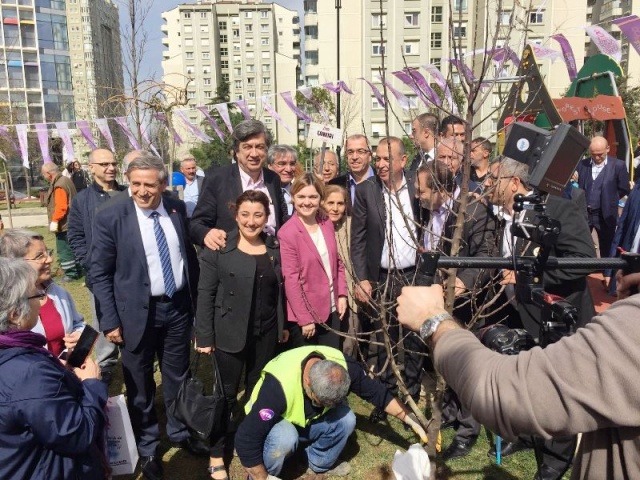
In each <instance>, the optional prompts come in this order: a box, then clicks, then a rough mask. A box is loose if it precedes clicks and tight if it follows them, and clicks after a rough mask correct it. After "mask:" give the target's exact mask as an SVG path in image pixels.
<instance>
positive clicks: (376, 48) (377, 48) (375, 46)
mask: <svg viewBox="0 0 640 480" xmlns="http://www.w3.org/2000/svg"><path fill="white" fill-rule="evenodd" d="M371 54H372V55H382V54H384V45H381V44H380V43H372V44H371Z"/></svg>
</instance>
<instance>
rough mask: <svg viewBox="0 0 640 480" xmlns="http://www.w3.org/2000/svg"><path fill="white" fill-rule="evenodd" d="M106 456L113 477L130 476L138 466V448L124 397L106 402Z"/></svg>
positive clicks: (117, 397) (120, 396)
mask: <svg viewBox="0 0 640 480" xmlns="http://www.w3.org/2000/svg"><path fill="white" fill-rule="evenodd" d="M107 456H108V459H109V465H110V466H111V474H112V475H114V476H116V475H131V474H132V473H133V472H134V470H135V469H136V465H137V464H138V447H137V446H136V439H135V437H134V436H133V428H132V427H131V418H130V417H129V411H128V410H127V403H126V402H125V400H124V395H118V396H116V397H109V400H108V401H107Z"/></svg>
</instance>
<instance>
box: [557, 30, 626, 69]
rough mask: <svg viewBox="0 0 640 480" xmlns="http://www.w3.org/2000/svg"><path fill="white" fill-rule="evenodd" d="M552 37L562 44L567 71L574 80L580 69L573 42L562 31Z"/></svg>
mask: <svg viewBox="0 0 640 480" xmlns="http://www.w3.org/2000/svg"><path fill="white" fill-rule="evenodd" d="M614 23H615V20H614ZM551 38H553V39H554V40H555V41H556V42H558V43H559V44H560V48H561V49H562V56H563V57H564V63H565V65H566V66H567V72H568V73H569V80H571V81H572V82H573V81H574V80H575V79H576V77H577V76H578V69H577V68H576V58H575V57H574V56H573V49H572V48H571V44H570V43H569V40H567V38H566V37H565V36H564V35H563V34H561V33H557V34H555V35H551Z"/></svg>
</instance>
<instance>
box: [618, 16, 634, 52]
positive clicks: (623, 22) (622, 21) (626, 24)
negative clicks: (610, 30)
mask: <svg viewBox="0 0 640 480" xmlns="http://www.w3.org/2000/svg"><path fill="white" fill-rule="evenodd" d="M613 23H615V24H616V25H617V26H618V28H619V29H620V31H621V32H622V34H623V35H624V36H625V37H627V40H628V41H629V43H630V44H631V45H632V46H633V48H635V50H636V52H637V53H640V18H638V16H637V15H627V16H626V17H620V18H616V19H615V20H613Z"/></svg>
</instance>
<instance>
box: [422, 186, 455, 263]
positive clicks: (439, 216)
mask: <svg viewBox="0 0 640 480" xmlns="http://www.w3.org/2000/svg"><path fill="white" fill-rule="evenodd" d="M452 208H453V198H448V199H447V201H446V202H444V203H443V204H442V205H441V206H440V208H438V209H436V210H431V215H430V216H429V223H428V225H427V229H426V231H425V232H424V249H425V250H426V251H427V252H431V251H435V250H436V249H437V248H438V246H439V244H440V237H442V232H443V230H444V224H445V223H446V221H447V217H449V212H451V209H452Z"/></svg>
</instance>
